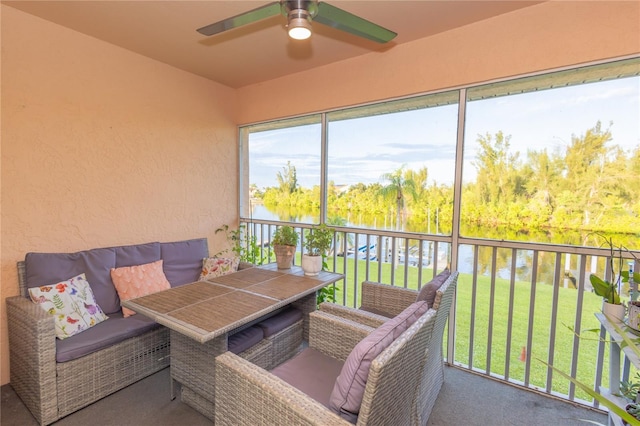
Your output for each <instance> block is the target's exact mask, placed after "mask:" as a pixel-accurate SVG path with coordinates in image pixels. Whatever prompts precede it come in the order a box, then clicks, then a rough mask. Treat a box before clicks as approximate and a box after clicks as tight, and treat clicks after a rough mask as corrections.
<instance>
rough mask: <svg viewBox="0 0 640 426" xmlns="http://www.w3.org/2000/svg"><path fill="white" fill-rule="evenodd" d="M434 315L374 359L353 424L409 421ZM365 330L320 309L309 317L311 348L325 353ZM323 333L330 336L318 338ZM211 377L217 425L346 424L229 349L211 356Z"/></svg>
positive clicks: (429, 314) (349, 343)
mask: <svg viewBox="0 0 640 426" xmlns="http://www.w3.org/2000/svg"><path fill="white" fill-rule="evenodd" d="M434 319H435V312H434V311H433V310H429V311H428V312H427V313H425V315H423V316H422V317H421V318H420V319H419V320H418V321H416V323H415V324H414V325H413V326H411V327H410V328H409V329H408V330H407V331H406V332H405V333H403V334H402V335H401V336H400V337H399V338H398V339H396V341H394V343H392V344H391V345H390V346H389V348H387V349H386V350H385V351H383V353H382V354H380V355H379V356H378V357H377V358H376V359H375V360H374V362H373V363H372V367H371V370H370V372H369V374H370V376H369V380H368V382H367V386H366V389H365V396H364V399H363V403H362V406H361V411H360V417H359V418H358V423H357V424H358V425H365V424H366V425H389V426H391V425H393V426H395V425H402V424H409V420H410V416H411V404H412V401H413V399H414V398H415V392H416V390H417V380H418V378H419V377H420V376H421V373H422V371H421V369H422V368H423V367H424V356H425V351H424V347H425V346H426V345H427V343H428V340H429V337H430V336H431V329H432V327H433V323H434ZM343 325H344V329H343ZM370 331H371V329H370V328H368V327H366V326H362V325H360V324H357V323H353V322H350V321H348V320H344V319H342V318H339V317H335V316H332V315H330V314H327V313H324V312H317V313H314V314H312V315H311V335H312V342H313V345H314V346H313V347H314V348H315V349H318V350H320V351H322V352H323V353H326V354H328V353H331V352H334V351H336V348H338V347H340V346H341V345H340V342H344V346H345V347H352V346H353V345H355V343H354V340H356V339H354V336H355V335H358V334H359V335H360V336H363V335H366V334H367V333H369V332H370ZM326 334H330V336H328V337H326V336H325V337H322V335H326ZM312 342H310V346H311V344H312ZM325 342H327V343H328V342H331V343H332V347H331V348H327V347H324V346H323V344H324V343H325ZM336 342H337V343H336ZM338 352H344V351H343V350H338ZM216 379H217V381H216V394H217V400H216V410H215V414H216V419H215V421H216V425H294V424H295V425H349V424H350V423H348V422H347V421H345V420H343V419H342V418H340V417H338V416H337V415H336V414H334V413H333V412H332V411H330V410H329V409H327V408H326V407H324V406H322V405H321V404H319V403H318V402H316V401H314V400H313V399H311V398H310V397H308V396H307V395H305V394H304V393H302V392H300V391H299V390H297V389H295V388H293V387H292V386H290V385H289V384H287V383H285V382H284V381H282V380H280V379H279V378H277V377H275V376H273V375H272V374H270V373H269V372H267V371H265V370H264V369H262V368H260V367H258V366H255V365H253V364H251V363H249V362H247V361H246V360H243V359H241V358H240V357H238V356H236V355H234V354H232V353H230V352H226V353H224V354H223V355H221V356H219V357H218V358H217V359H216Z"/></svg>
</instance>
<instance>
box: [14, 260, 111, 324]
mask: <svg viewBox="0 0 640 426" xmlns="http://www.w3.org/2000/svg"><path fill="white" fill-rule="evenodd" d="M115 267H116V252H115V250H114V249H110V248H101V249H93V250H87V251H81V252H77V253H27V255H26V256H25V272H26V283H27V287H40V286H43V285H49V284H55V283H58V282H60V281H64V280H68V279H69V278H72V277H75V276H76V275H79V274H82V273H84V274H86V276H87V281H89V285H91V290H92V291H93V294H94V296H95V297H96V302H98V305H99V306H100V308H102V311H103V312H104V313H105V314H107V315H108V314H111V313H114V312H118V311H119V310H120V299H119V298H118V293H117V292H116V288H115V287H114V286H113V282H112V281H111V272H110V270H111V268H115Z"/></svg>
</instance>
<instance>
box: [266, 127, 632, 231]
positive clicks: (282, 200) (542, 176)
mask: <svg viewBox="0 0 640 426" xmlns="http://www.w3.org/2000/svg"><path fill="white" fill-rule="evenodd" d="M510 141H511V136H508V135H504V134H503V133H502V132H497V133H496V134H493V135H492V134H489V133H487V134H484V135H479V136H478V138H477V142H478V145H479V150H478V154H477V155H476V158H475V159H474V160H473V161H472V162H471V165H472V166H473V167H475V169H476V172H477V173H476V179H475V181H474V182H470V183H465V184H464V185H463V187H462V211H461V221H462V223H463V224H467V225H470V226H480V227H496V226H503V227H508V228H511V229H574V230H582V231H602V232H615V233H627V234H635V233H638V231H639V230H640V147H638V146H637V147H635V149H633V150H632V151H631V152H625V151H624V150H623V149H622V148H620V147H619V146H617V145H610V143H611V141H612V135H611V128H610V126H609V127H607V128H603V127H602V125H601V123H600V122H598V123H597V124H596V125H595V126H594V127H593V128H590V129H588V130H587V131H586V132H585V133H584V134H583V135H580V136H576V135H572V137H571V143H570V144H569V145H568V146H567V147H565V148H564V149H562V150H561V149H557V150H555V151H553V152H549V151H548V150H546V149H542V150H535V149H531V150H528V151H527V152H526V153H524V155H523V154H522V153H520V152H518V151H515V152H514V151H513V150H512V148H511V142H510ZM380 178H381V179H380V181H381V182H380V183H371V184H364V183H358V184H355V185H351V186H350V187H349V188H348V189H346V190H342V189H340V188H338V187H337V186H336V185H335V184H334V183H333V182H329V185H328V188H327V190H328V194H327V196H328V205H327V208H328V214H329V216H331V215H334V216H338V217H346V216H345V215H346V214H351V215H360V216H364V220H367V218H368V217H369V218H373V217H380V216H385V217H389V218H392V219H390V220H392V221H393V222H394V228H395V229H405V227H406V228H408V229H420V227H422V228H423V227H424V226H423V225H424V223H434V221H437V222H438V226H439V229H440V230H441V231H443V232H447V231H450V230H451V222H452V210H453V209H452V205H453V187H452V186H451V185H447V184H439V183H437V182H436V181H435V180H433V179H432V183H431V184H429V183H428V178H429V173H428V170H427V168H426V167H423V168H420V169H418V170H412V169H407V168H406V167H405V166H402V167H400V168H398V169H397V170H394V171H392V172H389V173H385V174H384V175H382V176H381V177H380ZM277 182H278V186H277V187H270V188H267V189H266V190H265V191H264V193H261V192H260V191H254V196H258V197H259V198H262V200H263V203H264V205H265V206H266V207H267V208H269V209H274V210H278V209H280V210H281V209H292V210H295V211H308V212H310V211H318V209H319V207H320V206H319V203H320V188H319V187H318V186H314V187H313V188H303V187H300V186H299V185H298V182H297V178H296V170H295V166H293V165H292V164H291V163H290V162H288V163H287V166H285V167H283V171H282V172H279V173H278V175H277ZM254 189H255V188H254ZM379 225H380V224H379ZM416 227H418V228H416Z"/></svg>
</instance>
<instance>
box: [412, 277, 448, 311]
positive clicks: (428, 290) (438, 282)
mask: <svg viewBox="0 0 640 426" xmlns="http://www.w3.org/2000/svg"><path fill="white" fill-rule="evenodd" d="M450 275H451V271H450V270H449V268H445V270H444V271H442V272H440V273H439V274H438V275H436V276H435V277H433V279H432V280H431V281H429V282H428V283H427V284H425V285H424V286H423V287H422V288H421V289H420V292H419V293H418V297H416V302H419V301H421V300H424V301H426V302H427V303H428V304H429V307H432V306H433V302H434V300H436V292H437V291H438V290H439V289H440V287H442V284H444V282H445V281H447V278H449V276H450Z"/></svg>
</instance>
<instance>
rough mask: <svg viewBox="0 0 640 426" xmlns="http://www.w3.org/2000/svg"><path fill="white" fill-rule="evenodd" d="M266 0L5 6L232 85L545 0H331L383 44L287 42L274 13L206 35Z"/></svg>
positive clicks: (326, 31) (340, 35)
mask: <svg viewBox="0 0 640 426" xmlns="http://www.w3.org/2000/svg"><path fill="white" fill-rule="evenodd" d="M268 2H269V0H265V1H239V0H235V1H153V0H151V1H149V0H138V1H86V0H75V1H55V0H53V1H30V0H20V1H8V0H2V3H3V4H6V5H9V6H11V7H15V8H16V9H20V10H22V11H24V12H27V13H30V14H33V15H36V16H38V17H41V18H43V19H46V20H48V21H52V22H55V23H57V24H60V25H63V26H65V27H68V28H71V29H73V30H76V31H79V32H81V33H84V34H87V35H89V36H92V37H95V38H98V39H100V40H104V41H106V42H109V43H112V44H115V45H118V46H121V47H123V48H125V49H128V50H131V51H134V52H137V53H139V54H141V55H144V56H147V57H150V58H153V59H156V60H158V61H161V62H164V63H167V64H170V65H173V66H175V67H177V68H180V69H183V70H186V71H189V72H192V73H194V74H197V75H200V76H203V77H205V78H208V79H211V80H214V81H217V82H219V83H222V84H225V85H227V86H230V87H233V88H239V87H243V86H246V85H250V84H254V83H259V82H262V81H266V80H270V79H273V78H277V77H282V76H285V75H287V74H291V73H296V72H300V71H304V70H307V69H311V68H314V67H318V66H322V65H325V64H329V63H332V62H336V61H341V60H344V59H348V58H352V57H355V56H359V55H363V54H367V53H371V52H384V51H386V50H388V49H393V48H394V46H396V45H399V44H402V43H407V42H409V41H412V40H416V39H419V38H423V37H428V36H430V35H433V34H437V33H440V32H443V31H448V30H451V29H454V28H457V27H461V26H464V25H468V24H471V23H473V22H477V21H481V20H484V19H488V18H491V17H493V16H496V15H500V14H503V13H509V12H512V11H514V10H517V9H521V8H523V7H528V6H531V5H534V4H537V3H541V1H525V0H514V1H509V0H497V1H485V0H469V1H465V0H442V1H437V0H422V1H417V0H413V1H382V0H378V1H363V0H351V1H345V0H330V1H329V2H328V3H330V4H331V5H333V6H336V7H339V8H341V9H344V10H346V11H349V12H351V13H353V14H356V15H358V16H361V17H363V18H365V19H368V20H369V21H372V22H375V23H376V24H379V25H381V26H383V27H385V28H388V29H390V30H392V31H395V32H397V33H398V36H397V37H396V38H395V39H394V40H393V41H391V42H390V43H387V44H384V45H381V44H378V43H375V42H372V41H368V40H365V39H362V38H359V37H356V36H354V35H351V34H348V33H345V32H342V31H338V30H336V29H333V28H330V27H328V26H325V25H321V24H314V26H313V31H314V34H313V36H312V37H311V38H310V39H309V40H306V41H293V40H290V39H289V38H288V36H287V34H286V31H285V25H286V18H285V17H283V16H276V17H272V18H268V19H265V20H263V21H260V22H256V23H253V24H250V25H246V26H243V27H240V28H236V29H233V30H230V31H226V32H224V33H221V34H218V35H215V36H211V37H205V36H203V35H201V34H199V33H197V32H196V29H197V28H200V27H202V26H205V25H207V24H210V23H213V22H217V21H220V20H222V19H225V18H228V17H231V16H234V15H237V14H240V13H243V12H246V11H249V10H251V9H254V8H257V7H260V6H263V5H265V4H267V3H268Z"/></svg>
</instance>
